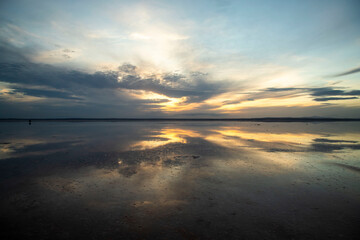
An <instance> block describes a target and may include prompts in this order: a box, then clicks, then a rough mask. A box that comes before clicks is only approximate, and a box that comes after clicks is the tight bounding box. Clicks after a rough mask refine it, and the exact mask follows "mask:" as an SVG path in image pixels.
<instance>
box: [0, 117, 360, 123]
mask: <svg viewBox="0 0 360 240" xmlns="http://www.w3.org/2000/svg"><path fill="white" fill-rule="evenodd" d="M29 120H31V121H33V122H34V121H36V122H53V121H54V122H126V121H233V122H358V121H360V118H312V117H302V118H291V117H284V118H272V117H266V118H0V122H23V121H29Z"/></svg>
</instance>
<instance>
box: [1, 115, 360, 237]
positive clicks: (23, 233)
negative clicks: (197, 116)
mask: <svg viewBox="0 0 360 240" xmlns="http://www.w3.org/2000/svg"><path fill="white" fill-rule="evenodd" d="M359 150H360V124H359V123H356V122H345V123H342V122H334V123H326V122H325V123H276V122H275V123H256V122H221V121H219V122H166V121H164V122H151V121H147V122H146V121H144V122H33V123H32V125H27V123H24V122H7V123H6V122H2V123H0V221H1V222H0V223H1V228H2V229H3V230H2V231H1V233H0V237H1V238H2V239H11V238H15V237H23V238H24V239H26V238H36V239H79V238H81V239H83V238H84V239H154V238H155V239H241V238H243V239H355V237H356V236H358V234H359V230H357V229H358V226H359V221H360V218H359V216H360V184H359V177H360V161H359V160H360V159H359V156H360V151H359Z"/></svg>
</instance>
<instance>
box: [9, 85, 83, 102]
mask: <svg viewBox="0 0 360 240" xmlns="http://www.w3.org/2000/svg"><path fill="white" fill-rule="evenodd" d="M13 92H14V93H23V94H26V95H29V96H34V97H46V98H63V99H73V100H81V98H79V97H75V96H73V95H72V94H70V93H67V92H62V91H56V90H43V89H32V88H16V89H15V90H14V91H13Z"/></svg>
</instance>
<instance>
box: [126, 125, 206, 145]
mask: <svg viewBox="0 0 360 240" xmlns="http://www.w3.org/2000/svg"><path fill="white" fill-rule="evenodd" d="M200 136H201V135H200V134H199V133H197V132H195V131H192V130H185V129H180V128H175V129H173V128H171V129H169V128H166V129H162V130H161V131H160V132H157V134H154V135H151V136H150V137H152V138H154V140H145V141H140V142H138V143H135V144H133V145H131V146H130V149H135V150H145V149H152V148H156V147H160V146H164V145H166V144H169V143H184V144H185V143H187V141H186V137H200Z"/></svg>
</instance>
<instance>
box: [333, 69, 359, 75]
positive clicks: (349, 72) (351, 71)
mask: <svg viewBox="0 0 360 240" xmlns="http://www.w3.org/2000/svg"><path fill="white" fill-rule="evenodd" d="M358 72H360V67H357V68H354V69H351V70H349V71H346V72H342V73H339V74H335V75H333V77H341V76H345V75H349V74H354V73H358Z"/></svg>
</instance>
